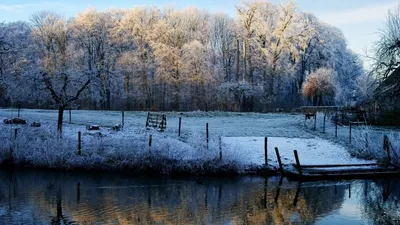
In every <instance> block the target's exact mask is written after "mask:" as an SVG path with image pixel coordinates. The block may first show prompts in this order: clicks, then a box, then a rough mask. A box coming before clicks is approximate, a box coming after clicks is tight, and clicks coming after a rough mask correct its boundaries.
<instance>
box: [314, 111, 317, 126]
mask: <svg viewBox="0 0 400 225" xmlns="http://www.w3.org/2000/svg"><path fill="white" fill-rule="evenodd" d="M314 130H317V112H315V114H314Z"/></svg>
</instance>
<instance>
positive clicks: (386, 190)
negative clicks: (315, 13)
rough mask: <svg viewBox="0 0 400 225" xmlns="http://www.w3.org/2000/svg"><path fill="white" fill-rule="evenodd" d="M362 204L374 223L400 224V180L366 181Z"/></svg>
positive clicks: (361, 196)
mask: <svg viewBox="0 0 400 225" xmlns="http://www.w3.org/2000/svg"><path fill="white" fill-rule="evenodd" d="M362 193H363V194H360V199H361V200H360V202H361V203H360V205H361V206H362V209H363V212H364V214H365V216H366V217H368V218H370V219H371V220H372V221H373V222H374V224H400V202H399V201H400V180H398V179H388V180H377V181H370V182H364V184H363V192H362Z"/></svg>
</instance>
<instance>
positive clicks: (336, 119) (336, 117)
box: [335, 111, 339, 138]
mask: <svg viewBox="0 0 400 225" xmlns="http://www.w3.org/2000/svg"><path fill="white" fill-rule="evenodd" d="M338 120H339V117H338V113H337V111H336V115H335V137H336V138H337V124H338Z"/></svg>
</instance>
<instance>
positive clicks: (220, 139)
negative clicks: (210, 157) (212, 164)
mask: <svg viewBox="0 0 400 225" xmlns="http://www.w3.org/2000/svg"><path fill="white" fill-rule="evenodd" d="M218 140H219V160H222V138H221V135H220V136H219V137H218Z"/></svg>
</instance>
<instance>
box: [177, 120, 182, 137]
mask: <svg viewBox="0 0 400 225" xmlns="http://www.w3.org/2000/svg"><path fill="white" fill-rule="evenodd" d="M181 125H182V117H179V128H178V137H180V136H181Z"/></svg>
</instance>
